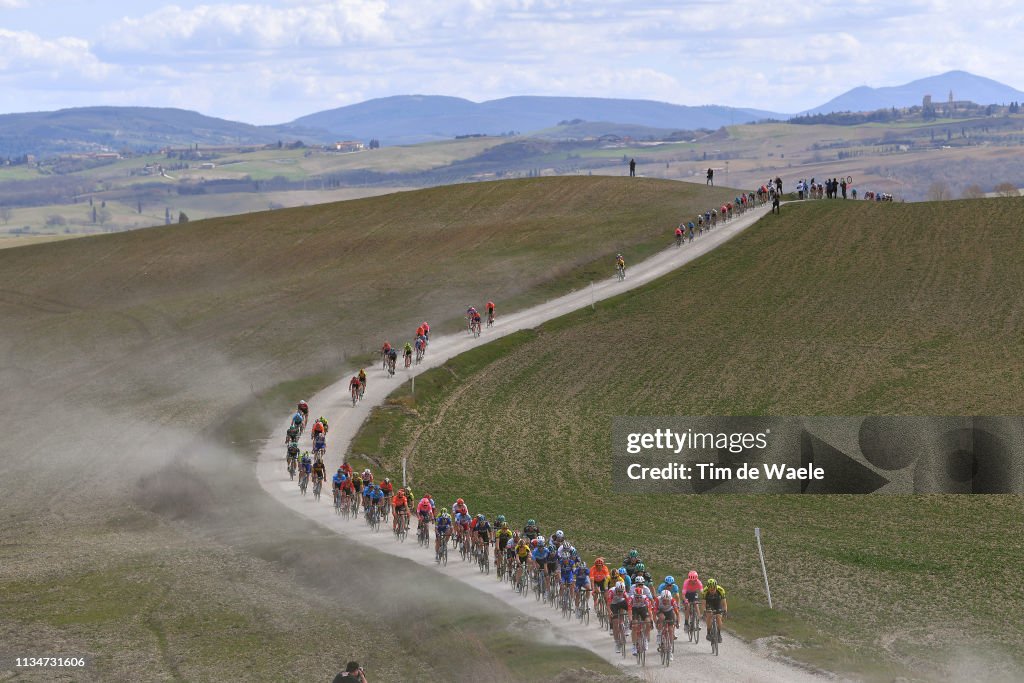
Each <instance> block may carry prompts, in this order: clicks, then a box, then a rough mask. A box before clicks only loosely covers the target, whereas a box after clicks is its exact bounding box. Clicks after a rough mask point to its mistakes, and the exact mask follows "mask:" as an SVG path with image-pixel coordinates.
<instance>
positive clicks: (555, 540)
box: [548, 529, 568, 557]
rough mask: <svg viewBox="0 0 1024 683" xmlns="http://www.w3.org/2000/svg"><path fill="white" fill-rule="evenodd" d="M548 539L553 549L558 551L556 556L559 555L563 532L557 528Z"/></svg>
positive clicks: (563, 542) (563, 540)
mask: <svg viewBox="0 0 1024 683" xmlns="http://www.w3.org/2000/svg"><path fill="white" fill-rule="evenodd" d="M548 541H550V542H551V545H553V546H554V547H555V550H557V551H559V553H558V556H559V557H561V556H562V553H561V552H560V551H561V550H562V545H563V544H565V532H564V531H562V530H561V529H559V530H558V531H556V532H555V533H554V534H552V536H551V538H549V539H548ZM567 549H568V548H567Z"/></svg>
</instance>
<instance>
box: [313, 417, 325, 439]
mask: <svg viewBox="0 0 1024 683" xmlns="http://www.w3.org/2000/svg"><path fill="white" fill-rule="evenodd" d="M321 419H322V418H321ZM309 435H310V436H311V437H313V439H314V440H315V439H316V437H317V435H320V436H326V435H327V426H326V425H324V423H323V422H321V421H320V420H317V421H316V422H314V423H313V426H312V427H310V429H309Z"/></svg>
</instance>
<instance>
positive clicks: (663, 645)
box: [658, 617, 676, 666]
mask: <svg viewBox="0 0 1024 683" xmlns="http://www.w3.org/2000/svg"><path fill="white" fill-rule="evenodd" d="M662 621H663V622H664V623H662V625H661V628H660V629H659V630H658V635H659V636H660V640H661V642H660V643H658V652H660V653H661V663H662V665H664V666H669V665H670V664H671V663H672V659H673V655H674V654H675V651H676V642H675V640H676V634H675V629H674V628H672V624H671V622H669V620H668V619H665V618H664V617H663V618H662Z"/></svg>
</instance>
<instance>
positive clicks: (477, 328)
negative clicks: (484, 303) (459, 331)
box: [470, 320, 480, 337]
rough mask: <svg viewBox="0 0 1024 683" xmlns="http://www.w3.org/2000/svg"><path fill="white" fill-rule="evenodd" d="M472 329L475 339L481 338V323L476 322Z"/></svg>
mask: <svg viewBox="0 0 1024 683" xmlns="http://www.w3.org/2000/svg"><path fill="white" fill-rule="evenodd" d="M470 329H471V330H472V331H473V336H474V337H479V336H480V322H479V321H477V320H474V321H473V323H472V324H471V325H470Z"/></svg>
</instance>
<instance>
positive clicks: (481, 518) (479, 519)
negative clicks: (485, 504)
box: [476, 514, 487, 522]
mask: <svg viewBox="0 0 1024 683" xmlns="http://www.w3.org/2000/svg"><path fill="white" fill-rule="evenodd" d="M476 519H477V521H478V522H486V521H487V518H486V517H484V516H483V514H479V515H477V516H476Z"/></svg>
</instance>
